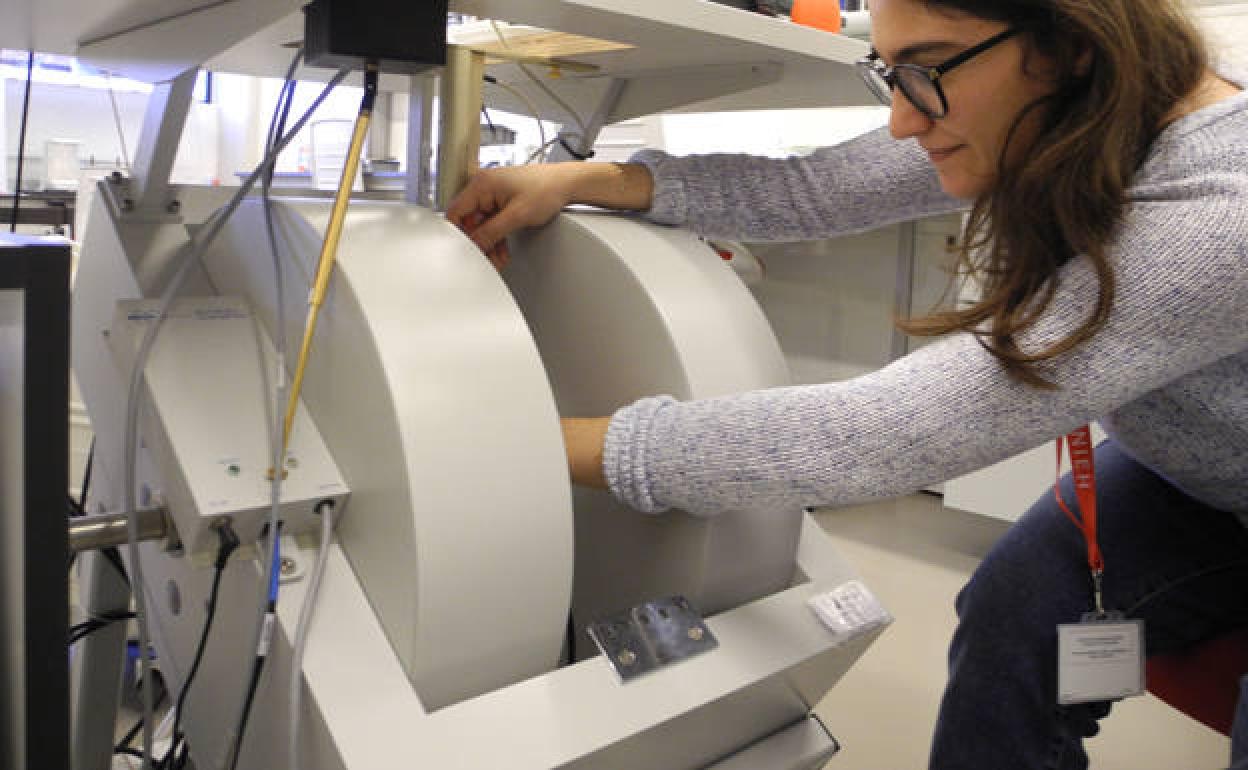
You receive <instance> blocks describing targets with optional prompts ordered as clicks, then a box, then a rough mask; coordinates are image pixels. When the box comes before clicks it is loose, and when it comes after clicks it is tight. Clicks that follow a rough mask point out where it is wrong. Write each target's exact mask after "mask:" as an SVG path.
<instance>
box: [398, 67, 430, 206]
mask: <svg viewBox="0 0 1248 770" xmlns="http://www.w3.org/2000/svg"><path fill="white" fill-rule="evenodd" d="M437 87H438V76H437V75H436V74H433V73H426V74H424V75H413V76H412V85H411V90H410V91H408V97H407V98H408V106H407V181H406V184H405V185H404V197H405V199H406V200H407V202H408V203H415V204H417V205H420V206H429V207H432V206H433V184H432V178H433V94H434V90H435V89H436V88H437Z"/></svg>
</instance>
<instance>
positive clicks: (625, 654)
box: [616, 650, 637, 666]
mask: <svg viewBox="0 0 1248 770" xmlns="http://www.w3.org/2000/svg"><path fill="white" fill-rule="evenodd" d="M616 660H618V661H619V662H620V664H621V665H624V666H631V665H633V664H634V663H636V662H637V653H635V652H633V651H632V650H622V651H621V652H620V654H619V655H617V656H616Z"/></svg>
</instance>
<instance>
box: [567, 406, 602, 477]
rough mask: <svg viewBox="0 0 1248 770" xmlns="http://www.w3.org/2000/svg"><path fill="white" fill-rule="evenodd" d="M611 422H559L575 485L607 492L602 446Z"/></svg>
mask: <svg viewBox="0 0 1248 770" xmlns="http://www.w3.org/2000/svg"><path fill="white" fill-rule="evenodd" d="M610 422H611V418H610V417H564V418H563V419H561V420H560V423H562V425H563V446H564V448H565V449H566V450H567V453H568V473H569V475H570V476H571V477H572V483H573V484H579V485H581V486H583V487H594V488H597V489H606V488H607V479H606V477H605V476H603V474H602V445H603V443H604V442H605V441H606V438H607V425H608V424H610Z"/></svg>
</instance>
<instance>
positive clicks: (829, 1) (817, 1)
mask: <svg viewBox="0 0 1248 770" xmlns="http://www.w3.org/2000/svg"><path fill="white" fill-rule="evenodd" d="M789 18H790V19H792V20H793V21H795V22H797V23H798V24H804V25H805V26H807V27H814V28H815V29H821V30H823V31H825V32H840V31H841V4H840V2H839V0H793V10H792V12H791V13H790V14H789Z"/></svg>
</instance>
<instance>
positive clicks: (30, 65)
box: [9, 48, 35, 233]
mask: <svg viewBox="0 0 1248 770" xmlns="http://www.w3.org/2000/svg"><path fill="white" fill-rule="evenodd" d="M34 69H35V51H34V49H33V48H32V49H30V50H29V51H27V52H26V95H25V96H23V97H22V128H21V131H20V132H19V133H18V139H17V179H16V181H14V183H13V219H12V220H11V221H10V223H9V232H11V233H15V232H17V212H18V210H19V209H20V208H21V203H22V167H23V166H24V165H25V163H24V161H25V155H26V121H27V119H28V118H29V117H30V82H31V79H32V75H33V73H34Z"/></svg>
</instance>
